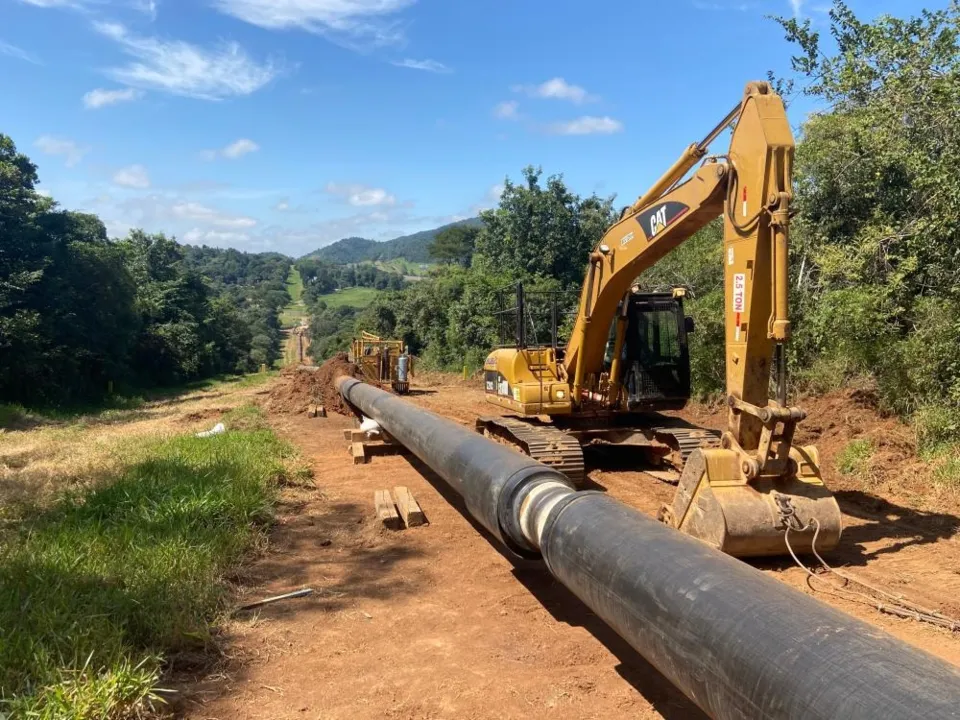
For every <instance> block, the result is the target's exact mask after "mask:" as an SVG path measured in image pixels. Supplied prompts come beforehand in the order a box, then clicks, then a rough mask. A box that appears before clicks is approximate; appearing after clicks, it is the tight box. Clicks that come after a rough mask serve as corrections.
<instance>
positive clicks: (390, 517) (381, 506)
mask: <svg viewBox="0 0 960 720" xmlns="http://www.w3.org/2000/svg"><path fill="white" fill-rule="evenodd" d="M373 504H374V507H375V508H376V510H377V517H378V518H379V519H380V522H382V523H383V526H384V527H385V528H387V529H388V530H400V529H402V528H403V522H402V521H401V520H400V516H399V515H398V514H397V509H396V508H395V507H394V506H393V499H392V498H391V497H390V491H389V490H377V491H376V492H375V493H374V494H373Z"/></svg>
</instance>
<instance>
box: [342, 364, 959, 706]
mask: <svg viewBox="0 0 960 720" xmlns="http://www.w3.org/2000/svg"><path fill="white" fill-rule="evenodd" d="M338 387H339V390H340V393H341V394H342V395H343V397H344V398H345V399H346V400H347V402H349V403H350V404H351V405H353V406H354V407H355V408H357V409H358V410H359V411H361V412H362V413H363V414H364V415H366V416H367V417H369V418H372V419H373V420H375V421H377V422H378V423H379V424H380V425H381V426H382V427H383V428H384V430H386V431H387V432H388V433H390V435H392V436H393V437H394V438H396V440H397V441H399V442H400V443H402V444H403V445H404V446H406V447H407V448H408V449H409V450H410V451H411V452H412V453H413V454H414V455H416V456H417V457H418V458H420V460H422V461H423V462H424V463H426V464H427V465H428V466H430V468H431V469H432V470H433V471H434V472H436V473H437V474H438V475H439V476H440V477H442V478H443V479H444V480H445V481H446V482H447V483H449V484H450V486H451V487H452V488H454V489H455V490H456V491H457V492H458V493H460V495H462V496H463V498H464V500H465V502H466V505H467V508H468V509H469V511H470V513H471V515H473V516H474V517H475V518H476V519H477V520H478V521H479V522H480V523H482V524H483V525H484V526H485V527H486V528H487V529H488V530H489V531H490V532H491V533H493V534H494V535H495V536H496V537H497V538H499V539H500V540H502V541H503V542H504V544H506V545H507V546H508V547H509V548H510V549H511V550H513V551H514V552H516V553H518V554H521V555H524V556H527V557H530V556H535V555H536V554H537V553H540V554H542V556H543V559H544V560H545V562H546V565H547V568H548V569H549V570H550V572H551V573H552V574H553V576H554V577H556V578H557V580H559V581H560V582H561V583H563V584H564V585H565V586H566V587H567V588H569V589H570V590H571V591H572V592H573V593H574V594H575V595H577V597H579V598H580V600H582V601H583V602H584V603H585V604H586V605H587V606H588V607H590V609H591V610H593V611H594V612H595V613H596V614H597V615H598V616H600V617H601V618H603V620H604V621H605V622H606V623H607V624H608V625H610V627H612V628H613V629H614V630H615V631H616V632H617V633H618V634H619V635H620V636H621V637H623V638H624V639H625V640H626V641H627V642H628V643H630V645H632V646H633V647H634V648H635V649H636V650H637V651H638V652H639V653H640V654H641V655H643V657H645V658H646V659H647V660H648V661H649V662H650V664H652V665H653V666H654V667H656V668H657V669H658V670H659V671H660V672H661V673H663V675H664V676H666V677H667V678H668V679H669V680H670V681H671V682H673V683H674V684H675V685H676V686H677V687H678V688H680V689H681V690H682V691H683V692H684V694H686V695H687V696H688V697H689V698H690V699H691V700H693V702H695V703H696V704H697V705H698V706H700V707H701V708H702V709H703V710H704V712H706V713H707V714H708V715H710V716H711V717H715V718H823V719H826V718H863V719H864V720H875V719H877V718H917V719H918V720H919V718H960V672H958V671H957V669H956V668H954V667H953V666H951V665H949V664H947V663H944V662H943V661H941V660H938V659H937V658H935V657H933V656H932V655H929V654H927V653H924V652H922V651H920V650H917V649H914V648H912V647H910V646H909V645H906V644H905V643H902V642H900V641H899V640H896V639H895V638H893V637H892V636H890V635H888V634H886V633H884V632H883V631H881V630H878V629H876V628H874V627H871V626H870V625H867V624H866V623H863V622H860V621H858V620H855V619H854V618H851V617H849V616H847V615H844V614H843V613H841V612H838V611H836V610H834V609H833V608H831V607H829V606H826V605H824V604H822V603H820V602H818V601H816V600H814V599H813V598H811V597H808V596H807V595H804V594H803V593H800V592H797V591H796V590H793V589H791V588H789V587H787V586H786V585H784V584H783V583H780V582H778V581H777V580H774V579H772V578H769V577H767V576H766V575H764V574H763V573H761V572H759V571H758V570H756V569H754V568H752V567H750V566H749V565H747V564H745V563H742V562H740V561H739V560H735V559H733V558H731V557H729V556H727V555H724V554H722V553H720V552H718V551H716V550H714V549H713V548H711V547H709V546H707V545H705V544H703V543H701V542H699V541H697V540H694V539H692V538H689V537H687V536H685V535H682V534H681V533H679V532H677V531H675V530H672V529H670V528H667V527H666V526H664V525H662V524H661V523H658V522H656V521H655V520H652V519H651V518H648V517H647V516H645V515H643V514H641V513H639V512H636V511H634V510H632V509H630V508H628V507H626V506H624V505H622V504H621V503H619V502H617V501H616V500H614V499H612V498H610V497H608V496H606V495H604V494H602V493H596V492H575V491H574V490H573V488H572V487H571V486H570V484H569V482H568V481H567V479H566V478H565V477H564V476H562V475H560V474H559V473H557V472H555V471H553V470H551V469H550V468H548V467H546V466H545V465H541V464H540V463H537V462H535V461H533V460H531V459H530V458H527V457H524V456H523V455H520V454H519V453H517V452H515V451H513V450H511V449H510V448H508V447H505V446H502V445H499V444H497V443H494V442H491V441H489V440H487V439H485V438H483V437H482V436H480V435H478V434H477V433H474V432H471V431H470V430H468V429H466V428H463V427H461V426H459V425H457V424H455V423H452V422H450V421H449V420H445V419H443V418H441V417H439V416H437V415H434V414H433V413H430V412H427V411H425V410H421V409H419V408H417V407H414V406H412V405H410V404H409V403H407V402H404V401H403V400H400V399H399V398H397V397H394V396H392V395H390V394H389V393H386V392H383V391H381V390H378V389H376V388H374V387H372V386H370V385H367V384H365V383H362V382H359V381H357V380H354V379H352V378H341V379H340V380H338Z"/></svg>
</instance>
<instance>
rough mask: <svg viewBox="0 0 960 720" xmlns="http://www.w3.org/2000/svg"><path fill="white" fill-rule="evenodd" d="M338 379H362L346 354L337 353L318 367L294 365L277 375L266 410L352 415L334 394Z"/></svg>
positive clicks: (357, 368) (335, 393)
mask: <svg viewBox="0 0 960 720" xmlns="http://www.w3.org/2000/svg"><path fill="white" fill-rule="evenodd" d="M341 375H348V376H349V377H354V378H359V379H363V373H362V372H361V371H360V368H359V367H358V366H356V365H354V364H353V363H352V362H350V360H349V358H348V357H347V354H346V353H337V354H336V355H334V356H333V357H332V358H330V359H329V360H327V361H326V362H325V363H324V364H323V365H321V366H320V367H308V366H306V365H297V366H292V367H287V368H284V369H283V370H282V371H281V372H280V378H281V379H280V382H279V383H277V384H276V385H274V387H273V389H272V390H271V391H270V397H269V399H268V400H267V409H269V410H271V411H273V412H277V413H283V414H298V413H305V412H309V411H312V410H313V409H314V408H315V407H316V406H317V405H322V406H323V407H325V408H326V409H327V412H336V413H340V414H341V415H352V414H353V412H352V411H351V410H350V408H349V407H348V406H347V405H346V403H344V402H343V398H341V397H340V393H338V392H337V386H336V379H337V378H338V377H340V376H341Z"/></svg>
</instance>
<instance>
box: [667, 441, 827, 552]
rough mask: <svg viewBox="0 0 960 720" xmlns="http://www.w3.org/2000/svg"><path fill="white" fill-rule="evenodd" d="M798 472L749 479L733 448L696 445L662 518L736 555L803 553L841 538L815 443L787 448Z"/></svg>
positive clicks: (687, 532) (818, 549) (821, 550)
mask: <svg viewBox="0 0 960 720" xmlns="http://www.w3.org/2000/svg"><path fill="white" fill-rule="evenodd" d="M790 457H791V458H793V460H794V461H795V463H792V464H791V465H792V466H793V467H794V468H795V469H796V472H795V473H791V474H790V475H788V476H782V477H763V476H762V475H761V476H760V477H758V478H755V479H752V480H747V479H746V478H745V477H744V476H743V474H742V473H741V469H740V459H739V456H738V455H737V453H736V452H734V451H733V450H726V449H717V450H696V451H694V452H693V454H692V455H691V456H690V458H689V459H688V460H687V464H686V465H685V466H684V469H683V474H682V475H681V477H680V483H679V486H678V487H677V493H676V495H675V496H674V501H673V505H672V506H667V505H665V506H664V507H663V508H662V509H661V511H660V520H661V521H662V522H664V523H666V524H667V525H670V526H671V527H674V528H676V529H678V530H680V531H681V532H684V533H686V534H688V535H692V536H693V537H695V538H698V539H700V540H703V541H704V542H706V543H708V544H710V545H713V546H714V547H716V548H718V549H719V550H721V551H723V552H725V553H727V554H728V555H733V556H734V557H758V556H765V555H787V554H789V553H790V552H791V551H792V552H793V553H795V554H798V555H799V554H808V553H811V552H812V551H813V550H814V549H815V550H816V552H818V553H819V552H825V551H828V550H832V549H833V548H835V547H836V546H837V543H838V542H839V541H840V532H841V530H842V519H841V515H840V507H839V506H838V505H837V501H836V499H835V498H834V497H833V495H832V494H831V492H830V491H829V490H828V489H827V487H826V486H825V485H824V484H823V480H822V479H821V476H820V457H819V453H818V452H817V449H816V448H814V447H800V448H792V449H791V451H790Z"/></svg>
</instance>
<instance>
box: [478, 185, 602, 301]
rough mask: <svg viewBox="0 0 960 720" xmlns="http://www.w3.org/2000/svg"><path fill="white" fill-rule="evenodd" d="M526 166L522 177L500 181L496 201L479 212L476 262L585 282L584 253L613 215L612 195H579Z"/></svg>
mask: <svg viewBox="0 0 960 720" xmlns="http://www.w3.org/2000/svg"><path fill="white" fill-rule="evenodd" d="M542 175H543V171H542V170H541V169H539V168H533V167H527V168H525V169H524V171H523V179H524V181H523V183H522V184H516V185H515V184H514V183H512V182H510V180H509V179H507V180H506V182H505V183H504V191H503V194H502V195H501V197H500V206H499V207H498V208H496V209H494V210H486V211H484V212H482V213H481V214H480V217H481V219H482V220H483V222H484V226H483V228H482V230H481V231H480V234H479V235H478V236H477V239H476V255H475V258H474V260H475V262H476V264H477V265H478V266H479V267H480V268H482V269H484V270H489V271H492V272H494V273H498V274H506V275H508V276H511V277H515V278H518V279H519V278H523V277H530V276H535V275H541V276H547V277H551V278H554V279H555V280H556V281H558V283H559V284H560V286H561V287H563V288H568V289H569V288H574V287H578V286H579V285H580V283H582V282H583V274H584V270H585V268H586V266H587V255H588V253H589V252H590V250H591V249H592V247H593V245H594V244H596V243H597V242H598V241H599V240H600V238H601V237H603V233H604V232H605V231H606V229H607V228H608V227H609V226H610V224H611V223H612V222H613V221H614V219H615V213H614V210H613V198H608V199H601V198H599V197H597V196H596V195H593V196H590V197H588V198H580V197H579V196H578V195H576V194H575V193H573V192H571V191H570V190H569V189H568V188H567V186H566V185H565V184H564V182H563V178H562V177H561V176H559V175H554V176H551V177H549V178H547V182H546V186H545V187H542V186H541V184H540V179H541V176H542Z"/></svg>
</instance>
